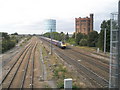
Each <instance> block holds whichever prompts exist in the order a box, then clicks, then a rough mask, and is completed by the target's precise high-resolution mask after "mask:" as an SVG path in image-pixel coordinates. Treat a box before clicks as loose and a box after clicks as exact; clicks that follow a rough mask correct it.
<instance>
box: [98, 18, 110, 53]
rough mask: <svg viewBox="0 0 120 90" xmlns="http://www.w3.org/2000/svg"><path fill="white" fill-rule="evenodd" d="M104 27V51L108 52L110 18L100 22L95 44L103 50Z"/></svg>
mask: <svg viewBox="0 0 120 90" xmlns="http://www.w3.org/2000/svg"><path fill="white" fill-rule="evenodd" d="M105 29H106V51H107V52H109V51H110V20H108V21H103V22H102V24H101V31H100V34H99V38H98V43H97V46H98V47H99V48H100V49H101V50H102V51H103V49H104V30H105Z"/></svg>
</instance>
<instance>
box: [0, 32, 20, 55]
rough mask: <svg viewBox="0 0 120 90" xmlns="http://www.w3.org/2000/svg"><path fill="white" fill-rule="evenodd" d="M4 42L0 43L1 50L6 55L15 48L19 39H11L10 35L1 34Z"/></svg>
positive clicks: (13, 37)
mask: <svg viewBox="0 0 120 90" xmlns="http://www.w3.org/2000/svg"><path fill="white" fill-rule="evenodd" d="M0 35H1V38H2V41H1V42H0V43H1V45H2V48H0V51H1V52H0V53H4V52H6V51H7V50H10V49H11V48H13V47H14V46H15V44H16V43H18V38H16V37H15V36H14V35H12V36H11V37H10V36H9V35H8V33H5V32H1V33H0Z"/></svg>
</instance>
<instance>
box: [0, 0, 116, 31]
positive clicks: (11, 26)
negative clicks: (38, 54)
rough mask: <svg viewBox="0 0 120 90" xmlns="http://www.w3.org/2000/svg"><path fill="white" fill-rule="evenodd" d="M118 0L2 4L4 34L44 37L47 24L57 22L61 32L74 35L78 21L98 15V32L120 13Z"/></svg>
mask: <svg viewBox="0 0 120 90" xmlns="http://www.w3.org/2000/svg"><path fill="white" fill-rule="evenodd" d="M117 4H118V0H0V31H7V32H9V33H14V32H18V33H42V32H45V31H44V25H43V23H44V22H43V20H44V19H49V18H53V19H56V20H57V31H59V32H61V31H64V32H70V33H72V32H74V31H75V28H74V25H75V23H74V22H75V21H74V19H75V18H76V17H86V16H89V14H90V13H94V30H98V31H99V30H100V24H101V22H102V21H103V20H107V19H110V13H111V12H117V8H118V5H117Z"/></svg>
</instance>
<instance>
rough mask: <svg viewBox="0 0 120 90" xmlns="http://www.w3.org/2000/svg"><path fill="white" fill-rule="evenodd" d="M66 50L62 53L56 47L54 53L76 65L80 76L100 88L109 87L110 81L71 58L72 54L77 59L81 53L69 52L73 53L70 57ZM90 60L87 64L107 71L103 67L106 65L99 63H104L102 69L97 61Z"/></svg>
mask: <svg viewBox="0 0 120 90" xmlns="http://www.w3.org/2000/svg"><path fill="white" fill-rule="evenodd" d="M43 42H45V43H47V45H48V42H46V41H43ZM66 50H67V49H66ZM66 50H63V51H62V50H61V49H58V47H56V46H54V51H56V53H57V54H59V56H60V57H61V58H62V59H63V60H65V61H66V62H67V63H69V64H71V65H74V66H75V67H76V68H77V70H78V72H79V73H80V74H81V73H82V74H83V75H84V76H85V77H86V78H87V80H90V81H91V82H92V83H93V84H95V85H96V86H98V87H108V80H107V79H106V78H104V77H102V76H101V75H99V74H97V73H96V72H95V71H93V70H91V69H89V68H88V67H86V66H85V65H84V64H81V63H79V62H78V61H77V60H74V59H73V58H71V56H72V54H73V55H75V57H76V54H80V53H79V52H76V51H74V50H73V51H70V50H68V51H67V52H72V53H71V56H70V55H68V54H66V53H65V52H66ZM75 52H76V53H75ZM81 55H82V56H85V54H81ZM79 58H80V57H79ZM89 58H92V57H89V56H87V59H89ZM87 59H86V60H87ZM94 59H95V58H94ZM90 60H93V59H90ZM90 60H87V62H88V63H90V64H91V65H92V64H93V63H94V64H93V65H95V66H97V67H98V68H101V69H102V70H104V69H105V68H104V66H102V65H104V63H102V62H97V63H99V64H101V63H102V65H100V66H101V67H100V66H98V64H97V65H96V63H95V62H96V61H95V60H93V61H90ZM83 61H85V60H83ZM106 69H107V68H106ZM88 72H89V73H88ZM105 72H108V70H106V71H105ZM99 73H101V72H99Z"/></svg>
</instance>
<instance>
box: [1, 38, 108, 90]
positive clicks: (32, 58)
mask: <svg viewBox="0 0 120 90" xmlns="http://www.w3.org/2000/svg"><path fill="white" fill-rule="evenodd" d="M15 52H16V50H15V51H14V52H12V53H13V54H11V55H12V56H8V57H7V58H8V59H3V62H4V60H5V62H4V65H3V68H2V71H3V72H2V77H1V78H0V79H1V84H0V85H1V87H2V88H21V89H22V88H58V87H59V82H61V83H63V81H64V78H72V79H73V84H74V85H76V86H78V88H108V86H109V61H108V59H109V57H108V56H105V55H103V54H98V53H96V52H91V51H85V50H82V49H78V48H77V47H72V46H68V47H67V48H66V49H61V48H59V47H57V46H55V45H53V52H54V53H53V54H52V55H50V54H49V52H50V43H49V42H47V41H45V40H43V39H42V38H41V37H40V36H37V37H35V36H34V37H32V38H31V39H30V40H29V41H28V42H26V44H25V45H24V47H19V49H18V52H16V53H15ZM10 57H11V58H10ZM6 60H8V61H6ZM61 68H62V69H61ZM63 71H64V72H63ZM56 72H58V73H57V74H56ZM66 72H67V73H66ZM62 75H64V76H63V77H61V76H62ZM61 78H62V79H61Z"/></svg>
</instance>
